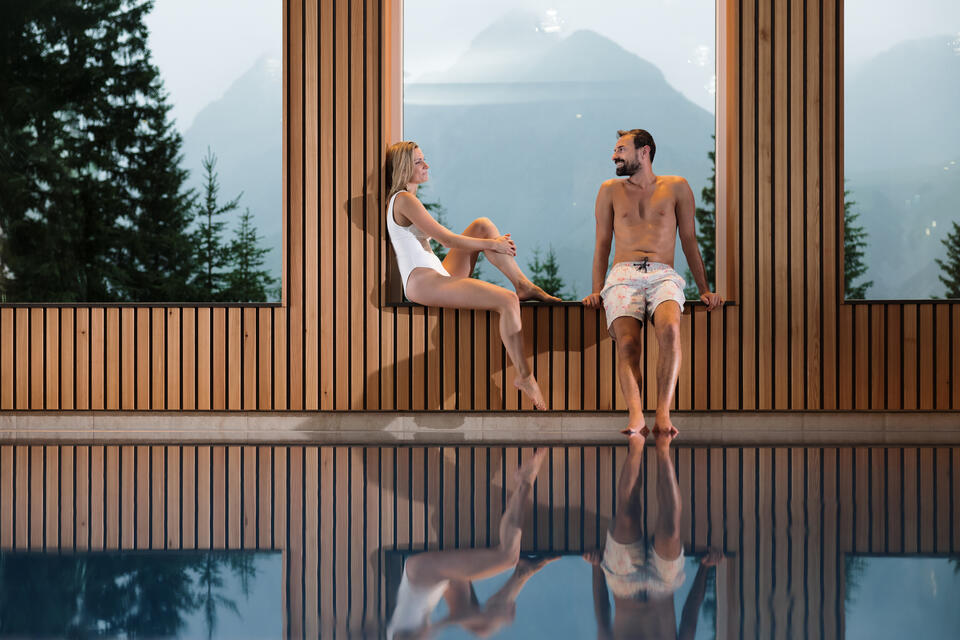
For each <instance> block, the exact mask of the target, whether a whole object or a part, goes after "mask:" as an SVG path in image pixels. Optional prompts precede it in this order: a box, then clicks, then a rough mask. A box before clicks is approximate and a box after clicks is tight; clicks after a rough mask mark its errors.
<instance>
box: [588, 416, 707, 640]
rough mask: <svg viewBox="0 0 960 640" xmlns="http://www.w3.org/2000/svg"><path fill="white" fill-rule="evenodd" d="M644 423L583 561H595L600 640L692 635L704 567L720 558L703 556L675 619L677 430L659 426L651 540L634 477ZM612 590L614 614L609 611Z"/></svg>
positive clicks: (680, 639) (679, 576)
mask: <svg viewBox="0 0 960 640" xmlns="http://www.w3.org/2000/svg"><path fill="white" fill-rule="evenodd" d="M648 433H649V431H648V429H647V428H646V427H644V428H642V429H641V430H640V432H639V433H631V434H630V435H629V437H628V441H629V449H628V453H627V459H626V461H624V464H623V469H622V471H621V472H620V480H619V482H618V483H617V497H616V499H617V505H616V511H615V512H614V513H615V515H614V518H613V522H612V523H611V524H610V529H609V530H608V531H607V540H606V544H605V545H604V549H603V552H602V553H600V552H597V551H593V552H590V553H587V554H585V555H584V558H585V559H586V560H587V561H588V562H590V564H592V565H593V607H594V615H595V616H596V619H597V637H598V638H599V639H600V640H621V639H623V640H625V639H628V638H644V639H646V640H651V639H663V640H692V639H693V638H694V636H695V635H696V628H697V618H698V616H699V613H700V605H701V604H703V600H704V596H705V595H706V584H707V571H708V570H709V568H710V567H715V566H716V565H717V564H718V563H719V562H720V561H721V559H722V557H723V555H722V553H720V552H719V551H717V550H710V551H709V552H708V553H707V555H706V556H704V558H703V559H702V560H701V563H700V567H699V569H698V571H697V575H696V577H695V578H694V581H693V585H692V587H691V589H690V593H689V595H688V596H687V600H686V602H685V603H684V606H683V611H682V614H681V616H680V626H679V629H678V628H677V618H676V614H675V613H674V604H673V594H674V592H675V591H676V590H677V589H678V588H679V587H680V585H682V584H683V580H684V573H683V564H684V560H683V541H682V540H681V537H680V517H681V508H682V507H681V500H680V488H679V487H678V486H677V476H676V472H675V469H674V466H673V460H672V458H671V456H670V442H671V441H672V440H673V438H674V437H675V436H676V431H657V432H655V433H654V438H655V440H656V447H657V453H656V456H655V457H656V460H657V473H656V481H657V485H656V491H655V494H654V495H655V499H656V501H657V516H656V522H655V523H654V530H653V536H652V539H651V538H650V537H648V536H646V535H645V533H644V530H643V505H642V502H641V498H642V496H643V491H642V485H641V482H640V471H641V463H642V462H643V447H644V442H645V438H646V436H647V434H648ZM608 589H609V592H611V593H612V594H613V603H614V612H613V613H614V615H613V619H612V620H611V616H610V613H611V612H610V597H609V596H608Z"/></svg>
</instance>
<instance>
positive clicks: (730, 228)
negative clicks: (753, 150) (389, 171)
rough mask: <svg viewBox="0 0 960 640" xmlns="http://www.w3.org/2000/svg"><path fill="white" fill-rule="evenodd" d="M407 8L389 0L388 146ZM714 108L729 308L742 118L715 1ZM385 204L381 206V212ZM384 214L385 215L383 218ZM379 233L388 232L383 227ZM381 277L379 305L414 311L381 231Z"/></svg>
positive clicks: (727, 6) (722, 273)
mask: <svg viewBox="0 0 960 640" xmlns="http://www.w3.org/2000/svg"><path fill="white" fill-rule="evenodd" d="M403 3H404V0H388V1H387V3H386V6H385V8H384V9H385V10H384V30H383V32H384V42H383V51H384V56H385V64H384V70H385V72H384V82H383V85H384V86H383V96H384V102H385V104H384V118H383V123H384V124H383V139H384V142H385V144H384V150H383V153H386V147H387V146H389V145H391V144H393V143H394V142H399V141H400V140H403ZM715 23H716V33H715V38H716V45H715V46H716V48H715V60H716V76H717V82H716V94H715V100H716V107H715V110H714V112H715V118H714V130H715V135H716V147H715V149H714V152H715V154H716V155H715V165H714V166H715V167H716V192H715V205H714V206H715V215H716V227H715V228H716V263H717V264H716V282H715V283H713V284H714V286H715V291H716V293H719V294H720V295H721V296H723V299H724V301H725V302H726V303H736V301H737V299H738V295H739V291H738V290H737V282H738V280H739V260H738V259H737V255H738V252H737V250H736V238H737V218H736V216H735V215H731V214H732V212H733V210H734V207H733V206H731V198H732V194H734V193H736V182H735V176H734V172H733V171H731V170H730V169H729V167H732V166H734V164H735V163H736V161H737V158H738V157H739V149H738V146H737V140H736V136H735V135H733V132H735V131H736V119H737V117H738V114H739V108H738V106H739V105H738V102H737V100H738V93H737V91H736V89H737V87H736V85H734V84H733V81H735V80H736V78H737V75H736V74H735V73H733V74H732V73H729V70H731V69H735V68H736V66H735V65H736V49H735V48H734V44H735V42H736V40H737V31H736V29H737V15H736V4H735V3H734V2H733V0H716V18H715ZM386 189H387V186H386V185H385V184H384V176H383V175H381V193H382V194H386ZM385 205H386V203H385V202H384V203H382V206H381V212H383V207H384V206H385ZM382 214H383V215H385V213H382ZM381 228H384V227H383V226H381ZM381 233H382V237H381V246H383V255H382V261H381V265H382V268H381V278H382V280H381V281H382V282H383V283H384V284H385V286H384V287H383V288H382V290H381V291H382V293H381V296H380V298H381V300H380V304H381V306H382V307H401V306H416V305H414V303H411V302H407V301H405V300H404V298H403V291H402V287H401V285H400V282H399V271H398V270H397V265H396V260H395V259H394V257H393V248H392V246H391V245H390V241H389V238H388V236H387V235H386V232H385V231H382V232H381ZM537 304H540V305H547V306H571V305H572V306H579V305H581V303H580V302H577V301H574V302H558V303H551V302H547V303H537ZM687 304H688V305H702V304H703V303H702V302H700V301H699V300H691V301H687Z"/></svg>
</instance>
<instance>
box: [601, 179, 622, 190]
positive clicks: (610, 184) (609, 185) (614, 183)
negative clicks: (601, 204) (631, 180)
mask: <svg viewBox="0 0 960 640" xmlns="http://www.w3.org/2000/svg"><path fill="white" fill-rule="evenodd" d="M621 184H623V179H622V178H610V179H609V180H604V181H603V182H602V183H600V191H609V190H610V189H615V188H616V187H618V186H620V185H621Z"/></svg>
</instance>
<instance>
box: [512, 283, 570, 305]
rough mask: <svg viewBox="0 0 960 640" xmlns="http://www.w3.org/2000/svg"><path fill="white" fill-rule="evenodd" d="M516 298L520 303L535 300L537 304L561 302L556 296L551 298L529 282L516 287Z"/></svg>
mask: <svg viewBox="0 0 960 640" xmlns="http://www.w3.org/2000/svg"><path fill="white" fill-rule="evenodd" d="M517 297H518V298H519V299H520V302H523V301H525V300H536V301H537V302H562V301H561V300H560V298H558V297H557V296H552V295H550V294H549V293H547V292H546V291H544V290H543V289H541V288H540V287H538V286H537V285H535V284H533V283H532V282H530V281H529V280H527V281H525V282H522V283H521V284H520V285H518V286H517Z"/></svg>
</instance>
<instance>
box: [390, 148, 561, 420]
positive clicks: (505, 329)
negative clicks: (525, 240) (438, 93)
mask: <svg viewBox="0 0 960 640" xmlns="http://www.w3.org/2000/svg"><path fill="white" fill-rule="evenodd" d="M428 169H429V165H427V163H426V161H425V160H424V158H423V152H422V151H421V150H420V148H419V147H418V146H417V144H416V143H415V142H397V143H395V144H393V145H390V147H389V148H388V149H387V164H386V179H387V185H388V187H389V192H388V195H387V197H388V201H387V230H388V232H389V233H390V240H391V242H392V243H393V249H394V253H396V256H397V266H398V267H399V269H400V278H401V281H402V283H403V291H404V293H405V294H406V296H407V298H409V299H410V300H412V301H413V302H416V303H419V304H422V305H425V306H429V307H453V308H457V309H485V310H490V311H496V312H498V313H499V314H500V337H501V339H502V340H503V345H504V347H506V349H507V354H508V355H509V356H510V360H511V361H512V362H513V365H514V366H515V367H516V368H517V373H518V375H517V377H516V379H515V381H514V385H516V387H517V388H518V389H520V391H522V392H523V393H524V394H526V395H527V396H528V397H529V398H530V400H531V401H532V402H533V405H534V407H536V408H537V409H545V408H546V405H545V404H544V401H543V395H542V394H541V393H540V387H539V386H538V385H537V381H536V379H534V377H533V372H532V371H531V370H530V367H529V366H528V365H527V361H526V358H524V356H523V334H522V330H521V327H520V301H521V300H540V301H559V299H558V298H555V297H553V296H551V295H548V294H547V293H546V292H545V291H544V290H543V289H541V288H540V287H538V286H537V285H535V284H533V283H532V282H531V281H530V279H529V278H527V276H526V275H524V273H523V271H521V270H520V267H519V266H518V265H517V261H516V260H515V259H514V256H516V255H517V248H516V246H515V245H514V243H513V240H511V239H510V234H509V233H508V234H506V235H500V231H499V230H498V229H497V227H496V226H495V225H494V224H493V222H491V221H490V220H489V219H488V218H478V219H476V220H474V221H473V222H471V223H470V225H469V226H468V227H467V228H466V229H465V230H464V232H463V233H462V234H457V233H453V232H452V231H450V230H449V229H447V228H446V227H444V226H443V225H441V224H440V223H439V222H437V221H436V220H435V219H434V218H433V216H431V215H430V212H429V211H427V210H426V208H424V206H423V204H422V203H421V202H420V201H419V200H418V199H417V196H416V194H417V186H418V185H421V184H423V183H424V182H426V181H427V178H428V173H427V170H428ZM429 238H433V239H434V240H436V241H437V242H439V243H440V244H442V245H443V246H445V247H448V248H449V249H450V251H449V252H448V253H447V257H446V258H445V259H444V260H443V262H442V263H441V262H440V259H439V258H437V256H436V255H435V254H434V253H433V251H431V249H430V246H429V244H428V242H427V240H428V239H429ZM481 251H482V252H483V254H484V255H485V256H486V257H487V260H489V261H490V264H492V265H493V266H495V267H496V268H497V269H499V270H500V271H501V272H503V275H505V276H506V277H507V278H508V279H509V280H510V282H511V283H512V284H513V286H514V288H515V289H516V293H514V292H512V291H509V290H507V289H504V288H503V287H498V286H497V285H495V284H491V283H489V282H484V281H482V280H478V279H475V278H471V277H470V274H471V273H473V269H474V267H475V266H476V263H477V257H478V256H479V255H480V252H481Z"/></svg>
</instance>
